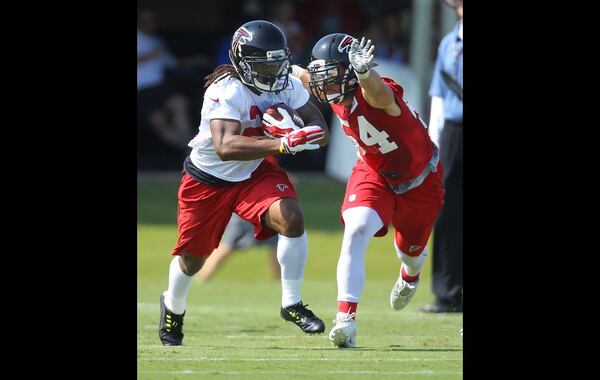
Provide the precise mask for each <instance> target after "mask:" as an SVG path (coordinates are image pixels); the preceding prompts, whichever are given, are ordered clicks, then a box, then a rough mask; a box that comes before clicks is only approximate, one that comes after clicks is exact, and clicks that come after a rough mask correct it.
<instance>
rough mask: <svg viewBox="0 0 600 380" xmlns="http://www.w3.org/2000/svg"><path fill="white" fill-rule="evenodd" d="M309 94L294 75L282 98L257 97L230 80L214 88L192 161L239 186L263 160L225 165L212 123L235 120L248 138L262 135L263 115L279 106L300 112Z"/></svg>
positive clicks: (208, 97)
mask: <svg viewBox="0 0 600 380" xmlns="http://www.w3.org/2000/svg"><path fill="white" fill-rule="evenodd" d="M308 98H309V94H308V91H307V90H306V89H305V88H304V87H303V86H302V82H300V80H299V79H298V78H296V77H294V76H292V75H290V76H289V82H288V85H287V87H286V88H285V89H283V90H282V91H280V92H279V93H278V94H275V93H273V92H263V93H261V94H260V95H256V94H255V93H254V92H252V91H250V89H249V88H247V87H246V86H245V85H244V84H243V83H242V82H241V81H240V80H239V79H236V78H232V77H226V78H224V79H221V80H220V81H218V82H215V83H213V84H211V85H210V86H209V87H208V88H207V89H206V92H205V93H204V103H203V104H202V114H201V116H202V119H201V121H200V127H199V130H200V131H199V132H198V134H197V135H196V137H194V138H193V139H192V141H190V143H189V144H188V146H190V147H191V148H192V152H191V154H190V158H191V160H192V163H193V164H194V166H196V167H197V168H199V169H200V170H202V171H204V172H206V173H208V174H210V175H213V176H215V177H217V178H220V179H222V180H225V181H229V182H239V181H243V180H246V179H248V178H250V175H251V174H252V172H253V171H254V170H256V168H258V166H259V165H260V163H261V162H262V160H263V159H262V158H260V159H258V160H252V161H221V159H220V158H219V156H217V153H216V152H215V148H214V146H213V143H212V135H211V133H210V120H211V119H233V120H238V121H240V123H241V124H242V131H241V134H242V135H244V136H257V135H262V133H260V132H259V131H261V130H262V121H261V115H262V113H263V112H264V111H265V110H266V109H267V108H269V107H270V106H272V105H273V104H276V103H280V102H283V103H286V104H287V105H289V106H290V107H292V108H294V109H298V108H300V107H302V106H303V105H305V104H306V102H307V101H308Z"/></svg>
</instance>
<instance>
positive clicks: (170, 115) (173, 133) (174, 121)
mask: <svg viewBox="0 0 600 380" xmlns="http://www.w3.org/2000/svg"><path fill="white" fill-rule="evenodd" d="M175 65H176V60H175V58H174V56H173V55H172V54H171V53H170V52H169V51H168V50H167V48H166V46H165V44H164V42H163V41H162V40H161V38H160V37H158V36H157V35H156V21H155V16H154V12H153V11H151V10H142V11H140V13H139V14H138V30H137V89H138V121H139V123H141V124H142V127H143V126H145V125H150V126H151V127H152V128H153V129H154V130H155V132H156V133H157V134H158V135H159V137H160V138H161V140H162V141H163V142H164V143H166V144H168V145H170V146H174V147H179V148H183V147H186V146H187V143H188V141H189V140H190V139H191V138H192V137H193V136H192V133H193V130H192V128H193V127H192V122H191V118H190V104H189V101H188V100H187V99H186V98H185V97H184V96H183V95H181V94H178V93H176V92H175V91H173V89H172V88H170V87H169V85H168V83H167V81H166V79H165V70H166V69H167V68H172V67H175Z"/></svg>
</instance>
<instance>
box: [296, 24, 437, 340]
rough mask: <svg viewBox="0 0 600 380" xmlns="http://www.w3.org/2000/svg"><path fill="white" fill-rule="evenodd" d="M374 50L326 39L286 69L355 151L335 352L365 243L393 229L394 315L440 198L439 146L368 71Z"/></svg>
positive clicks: (356, 291) (355, 291) (347, 325)
mask: <svg viewBox="0 0 600 380" xmlns="http://www.w3.org/2000/svg"><path fill="white" fill-rule="evenodd" d="M374 49H375V47H374V45H372V43H371V40H368V41H366V42H365V38H364V37H363V38H362V39H361V40H360V41H359V40H357V39H355V38H353V37H352V36H349V35H347V34H343V33H334V34H329V35H327V36H325V37H323V38H321V39H320V40H319V41H318V42H317V44H316V45H315V46H314V48H313V50H312V56H311V62H310V64H309V65H308V70H305V69H302V68H301V67H299V66H294V67H292V70H293V71H292V73H293V75H295V76H297V77H299V78H300V79H301V80H302V82H303V84H304V85H305V87H307V88H308V89H309V90H310V91H311V93H312V94H313V95H314V96H315V97H316V98H317V99H318V100H319V101H320V102H323V103H329V104H330V105H331V108H332V110H333V112H334V113H335V114H336V115H337V117H338V118H339V119H340V121H341V124H342V128H343V129H344V132H345V133H346V135H348V137H350V139H352V141H353V142H354V144H355V145H356V147H357V155H358V160H357V162H356V165H355V166H354V169H353V171H352V175H351V176H350V179H349V181H348V184H347V187H346V194H345V195H344V202H343V205H342V222H343V223H344V225H345V229H344V238H343V241H342V249H341V253H340V257H339V261H338V266H337V284H338V296H337V300H338V313H337V315H336V320H335V321H334V322H335V323H336V324H335V326H334V327H333V328H332V330H331V331H330V333H329V340H330V341H331V342H332V344H333V345H335V346H337V347H354V346H355V345H356V320H355V314H356V310H357V306H358V302H359V300H360V296H361V294H362V291H363V289H364V286H365V263H364V254H365V251H366V249H367V246H368V244H369V242H370V240H371V238H372V237H373V236H384V235H385V234H386V233H387V228H388V227H387V226H388V225H389V224H392V226H394V230H395V234H394V248H395V250H396V253H397V255H398V257H399V258H400V259H401V260H402V265H401V267H400V270H399V276H398V280H397V281H396V283H395V284H394V286H393V288H392V291H391V294H390V305H391V307H392V308H393V309H395V310H400V309H402V308H404V307H405V306H406V304H407V303H408V302H409V301H410V299H411V298H412V296H413V295H414V293H415V291H416V289H417V287H418V284H419V274H420V272H421V268H422V266H423V263H424V261H425V257H426V244H427V241H428V239H429V235H430V233H431V230H432V228H433V224H434V222H435V219H436V217H437V215H438V213H439V211H440V209H441V207H442V205H443V199H444V189H443V185H442V167H441V164H440V163H439V157H438V149H437V147H436V145H435V144H434V143H433V142H432V141H431V139H430V138H429V134H428V130H427V125H426V124H425V123H424V122H423V120H421V118H420V117H419V114H418V113H417V112H416V111H415V110H413V109H412V108H410V107H409V105H408V104H407V103H406V101H405V100H404V99H403V89H402V87H401V86H400V85H399V84H398V83H396V82H394V81H393V80H392V79H390V78H386V77H380V76H379V74H377V72H376V71H375V70H373V67H374V66H375V64H374V63H373V51H374Z"/></svg>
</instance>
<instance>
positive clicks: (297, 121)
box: [265, 103, 304, 128]
mask: <svg viewBox="0 0 600 380" xmlns="http://www.w3.org/2000/svg"><path fill="white" fill-rule="evenodd" d="M277 108H283V109H285V110H286V111H287V113H288V114H289V115H290V116H291V117H292V120H293V121H294V124H296V126H297V127H298V128H304V121H303V120H302V118H301V117H300V115H298V112H296V110H295V109H293V108H292V107H290V106H288V105H287V104H285V103H277V104H273V105H272V106H271V107H269V108H267V109H266V110H265V113H266V114H268V115H271V116H272V117H273V118H274V119H275V120H277V121H281V120H283V116H281V114H280V113H279V111H277Z"/></svg>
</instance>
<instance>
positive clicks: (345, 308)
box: [338, 301, 358, 319]
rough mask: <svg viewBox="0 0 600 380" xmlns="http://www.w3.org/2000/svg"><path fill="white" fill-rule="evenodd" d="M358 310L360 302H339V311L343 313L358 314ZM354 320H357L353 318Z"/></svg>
mask: <svg viewBox="0 0 600 380" xmlns="http://www.w3.org/2000/svg"><path fill="white" fill-rule="evenodd" d="M356 309H358V302H348V301H338V311H341V312H342V313H348V314H352V313H356ZM352 319H355V318H354V317H352Z"/></svg>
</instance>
